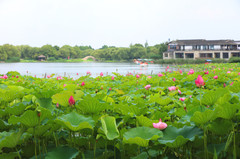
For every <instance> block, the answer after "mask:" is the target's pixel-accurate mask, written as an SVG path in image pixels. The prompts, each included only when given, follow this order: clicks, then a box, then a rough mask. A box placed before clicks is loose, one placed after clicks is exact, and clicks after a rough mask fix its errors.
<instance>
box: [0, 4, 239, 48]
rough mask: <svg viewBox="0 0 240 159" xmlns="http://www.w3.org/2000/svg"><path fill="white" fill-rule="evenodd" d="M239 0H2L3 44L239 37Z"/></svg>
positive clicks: (121, 43)
mask: <svg viewBox="0 0 240 159" xmlns="http://www.w3.org/2000/svg"><path fill="white" fill-rule="evenodd" d="M239 16H240V0H0V45H2V44H5V43H10V44H13V45H21V44H28V45H30V46H38V47H40V46H42V45H45V44H51V45H59V46H62V45H65V44H68V45H71V46H74V45H91V46H92V47H94V48H100V47H101V46H102V45H104V44H106V45H110V46H119V47H128V46H129V44H130V43H132V44H135V43H142V44H144V43H145V42H146V41H148V43H149V45H155V44H157V43H161V42H165V41H167V40H168V38H170V39H171V40H174V39H200V38H201V39H208V40H214V39H234V40H240V17H239Z"/></svg>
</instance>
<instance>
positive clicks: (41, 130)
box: [28, 124, 52, 137]
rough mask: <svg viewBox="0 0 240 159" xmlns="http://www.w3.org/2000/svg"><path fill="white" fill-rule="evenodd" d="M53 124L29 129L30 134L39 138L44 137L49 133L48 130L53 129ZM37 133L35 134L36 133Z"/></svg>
mask: <svg viewBox="0 0 240 159" xmlns="http://www.w3.org/2000/svg"><path fill="white" fill-rule="evenodd" d="M51 126H52V125H51V124H47V125H40V126H36V127H35V128H34V129H35V130H34V129H33V128H29V129H28V132H29V133H30V134H34V133H35V134H34V135H36V136H37V137H41V136H43V135H44V133H46V132H47V130H49V129H50V128H51ZM34 131H35V132H34Z"/></svg>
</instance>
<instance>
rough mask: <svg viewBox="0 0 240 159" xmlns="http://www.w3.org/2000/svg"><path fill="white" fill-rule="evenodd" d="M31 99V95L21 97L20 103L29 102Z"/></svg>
mask: <svg viewBox="0 0 240 159" xmlns="http://www.w3.org/2000/svg"><path fill="white" fill-rule="evenodd" d="M32 98H33V95H32V94H29V95H26V96H24V97H23V99H22V101H23V102H31V101H32Z"/></svg>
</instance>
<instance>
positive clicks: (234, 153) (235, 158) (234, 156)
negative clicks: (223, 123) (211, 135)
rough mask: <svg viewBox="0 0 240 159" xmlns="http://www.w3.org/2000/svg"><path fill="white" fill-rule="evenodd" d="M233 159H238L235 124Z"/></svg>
mask: <svg viewBox="0 0 240 159" xmlns="http://www.w3.org/2000/svg"><path fill="white" fill-rule="evenodd" d="M233 158H234V159H237V153H236V140H235V130H234V124H233Z"/></svg>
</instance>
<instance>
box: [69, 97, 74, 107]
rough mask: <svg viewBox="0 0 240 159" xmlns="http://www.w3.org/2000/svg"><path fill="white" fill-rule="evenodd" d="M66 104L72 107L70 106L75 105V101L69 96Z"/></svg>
mask: <svg viewBox="0 0 240 159" xmlns="http://www.w3.org/2000/svg"><path fill="white" fill-rule="evenodd" d="M68 103H69V105H70V106H72V105H74V104H75V100H74V98H73V96H71V97H70V98H69V100H68Z"/></svg>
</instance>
